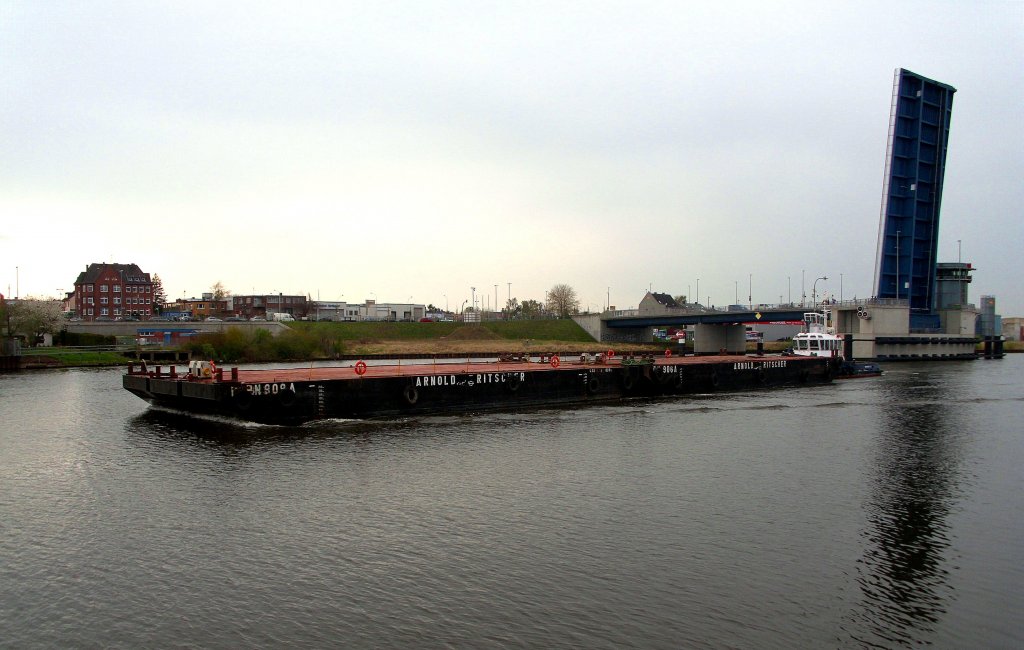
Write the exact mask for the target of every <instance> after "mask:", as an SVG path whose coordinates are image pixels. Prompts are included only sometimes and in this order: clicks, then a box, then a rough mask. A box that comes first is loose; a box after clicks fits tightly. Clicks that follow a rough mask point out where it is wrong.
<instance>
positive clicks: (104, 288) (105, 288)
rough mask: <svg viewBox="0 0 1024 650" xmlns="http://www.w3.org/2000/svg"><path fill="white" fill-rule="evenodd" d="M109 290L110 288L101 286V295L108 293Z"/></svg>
mask: <svg viewBox="0 0 1024 650" xmlns="http://www.w3.org/2000/svg"><path fill="white" fill-rule="evenodd" d="M109 288H110V287H108V286H107V285H105V284H101V285H100V293H106V292H107V290H108V289H109Z"/></svg>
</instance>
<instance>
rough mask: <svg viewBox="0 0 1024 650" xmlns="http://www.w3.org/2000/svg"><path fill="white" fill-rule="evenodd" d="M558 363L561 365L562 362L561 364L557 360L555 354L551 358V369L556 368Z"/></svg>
mask: <svg viewBox="0 0 1024 650" xmlns="http://www.w3.org/2000/svg"><path fill="white" fill-rule="evenodd" d="M560 363H562V362H561V360H559V358H558V355H557V354H554V355H552V356H551V367H552V368H557V367H558V365H559V364H560Z"/></svg>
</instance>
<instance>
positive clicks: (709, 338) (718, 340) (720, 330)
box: [693, 323, 747, 354]
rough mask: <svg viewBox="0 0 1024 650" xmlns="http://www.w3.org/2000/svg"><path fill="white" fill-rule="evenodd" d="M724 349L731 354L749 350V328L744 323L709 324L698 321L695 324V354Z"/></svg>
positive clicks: (710, 352)
mask: <svg viewBox="0 0 1024 650" xmlns="http://www.w3.org/2000/svg"><path fill="white" fill-rule="evenodd" d="M722 350H725V351H727V352H729V353H730V354H744V353H745V352H746V350H747V328H746V326H744V325H743V324H742V323H740V324H738V325H734V324H720V325H718V324H716V325H708V324H705V323H697V324H696V325H694V326H693V352H694V353H695V354H718V353H719V352H721V351H722Z"/></svg>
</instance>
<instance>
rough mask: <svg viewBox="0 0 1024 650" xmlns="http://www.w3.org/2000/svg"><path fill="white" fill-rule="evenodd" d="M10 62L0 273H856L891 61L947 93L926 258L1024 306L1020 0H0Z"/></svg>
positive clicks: (585, 292)
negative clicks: (124, 269)
mask: <svg viewBox="0 0 1024 650" xmlns="http://www.w3.org/2000/svg"><path fill="white" fill-rule="evenodd" d="M0 66H2V70H0V72H2V74H0V97H2V100H0V223H2V229H0V292H3V293H5V294H7V293H8V286H9V287H10V291H11V293H15V292H20V295H21V296H28V295H37V296H41V295H49V296H56V295H57V294H58V292H59V291H61V290H70V289H72V288H73V283H74V280H75V278H76V277H77V275H78V273H79V272H81V271H82V270H84V269H85V267H86V265H88V264H89V263H91V262H109V261H114V262H122V263H127V262H134V263H136V264H138V265H139V266H141V267H142V269H143V270H144V271H146V272H149V273H157V274H159V275H160V276H161V278H162V279H163V282H164V286H165V289H166V290H167V293H168V295H169V297H171V298H177V297H181V296H183V295H185V296H198V295H200V294H201V293H202V292H204V291H208V290H209V289H210V287H211V286H212V285H213V284H214V283H216V282H218V281H219V282H221V283H223V284H224V286H225V287H227V288H228V289H229V290H231V291H232V292H233V293H236V294H237V293H252V292H257V293H270V292H275V293H276V292H279V291H280V292H285V293H292V294H309V295H310V296H311V297H313V298H314V299H315V298H317V297H318V296H319V297H320V298H321V299H324V300H327V299H330V300H338V299H344V300H347V301H349V302H361V301H363V300H364V299H367V298H375V299H377V300H378V301H380V302H407V301H410V300H411V301H414V302H420V303H433V304H435V305H438V306H440V307H442V308H443V307H445V306H446V305H447V306H448V307H449V308H451V309H453V310H455V309H459V308H461V306H462V304H463V301H465V300H468V299H469V298H470V295H471V290H470V287H476V288H477V291H476V294H477V297H478V298H480V297H481V296H483V302H482V305H483V306H485V307H486V306H488V304H489V305H490V306H492V307H493V306H494V303H495V297H494V294H495V285H497V287H498V292H497V293H498V302H499V303H501V304H504V302H505V300H506V299H507V297H508V292H509V283H511V294H512V296H513V297H516V298H518V299H519V300H523V299H536V300H543V299H544V294H545V291H546V290H547V289H549V288H551V286H552V285H554V284H557V283H565V284H569V285H570V286H572V287H574V288H575V289H576V291H577V293H578V294H579V296H580V300H581V305H582V307H583V309H601V308H603V307H604V306H605V305H606V304H607V302H608V300H609V298H610V301H611V304H612V305H615V306H617V307H619V308H626V307H633V306H636V305H637V303H638V302H639V301H640V299H641V298H642V297H643V296H644V293H645V292H646V291H647V290H648V289H653V290H655V291H661V292H666V293H670V294H673V295H680V294H688V295H690V296H694V295H695V293H696V291H697V284H698V278H699V285H700V300H701V301H706V302H709V303H711V304H715V305H724V304H727V303H732V302H733V301H734V300H735V299H736V297H737V296H738V297H739V301H740V302H742V303H746V302H747V296H748V290H749V291H750V292H751V293H752V300H753V301H754V302H755V303H759V302H760V303H774V302H779V300H780V299H781V300H783V301H788V300H789V299H790V298H791V297H792V299H793V300H797V301H799V299H800V293H801V286H802V285H803V287H804V288H805V290H806V293H807V294H808V296H809V295H810V293H811V289H812V284H813V281H814V279H815V278H818V277H823V276H828V278H829V279H828V280H827V281H824V280H822V281H819V282H818V285H817V289H818V292H819V294H820V293H822V292H823V291H828V292H829V293H830V294H832V295H834V296H835V297H837V298H838V297H840V294H842V297H844V298H847V299H849V298H853V297H854V296H856V297H866V296H868V295H870V293H871V290H872V284H873V279H872V275H873V272H874V261H875V260H874V257H875V245H876V240H877V232H878V219H879V209H880V206H881V190H882V181H883V178H882V176H883V171H884V163H885V147H886V138H887V132H888V121H889V107H890V101H891V95H892V83H893V72H894V70H895V69H896V68H899V67H903V68H907V69H909V70H912V71H914V72H916V73H919V74H922V75H924V76H926V77H930V78H932V79H935V80H937V81H940V82H943V83H947V84H950V85H952V86H954V87H955V88H957V91H958V92H957V93H956V95H955V98H954V102H953V118H952V129H951V134H950V142H949V154H948V160H947V164H948V167H947V172H946V178H945V194H944V196H943V205H942V217H941V226H940V243H939V258H940V261H956V259H957V255H958V251H959V252H960V254H962V259H963V261H969V262H972V263H974V265H975V266H976V267H978V270H977V272H976V273H975V276H974V284H973V285H972V287H971V299H972V302H975V303H976V304H977V303H979V302H980V297H981V295H982V294H991V295H995V296H996V299H997V303H996V305H997V311H998V312H999V313H1002V314H1003V315H1004V316H1022V315H1024V290H1022V288H1021V287H1022V282H1021V279H1020V270H1021V253H1022V249H1024V225H1022V224H1024V218H1022V216H1024V215H1022V206H1024V114H1022V108H1024V4H1022V3H1021V2H899V1H896V2H892V1H888V2H879V3H874V2H849V3H827V2H826V3H822V2H811V3H806V4H804V3H795V2H786V3H782V2H778V3H773V2H763V1H758V2H721V3H718V2H701V3H697V2H622V3H609V2H579V3H577V2H557V1H551V0H545V1H542V2H510V1H507V0H505V1H501V2H484V1H481V0H472V1H468V2H439V1H435V0H429V1H415V2H413V1H410V2H349V3H346V2H337V1H333V2H323V3H316V2H303V1H300V2H295V1H291V2H280V3H276V2H274V3H271V2H237V3H230V2H207V1H203V2H183V1H179V0H174V1H169V2H145V1H143V2H87V3H78V2H74V3H72V2H39V1H38V0H29V1H26V2H21V1H18V0H13V1H12V0H5V1H4V2H3V3H2V5H0ZM958 242H960V243H959V245H958Z"/></svg>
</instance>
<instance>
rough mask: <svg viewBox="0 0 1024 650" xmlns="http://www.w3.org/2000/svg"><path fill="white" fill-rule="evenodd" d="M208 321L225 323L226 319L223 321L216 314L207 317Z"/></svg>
mask: <svg viewBox="0 0 1024 650" xmlns="http://www.w3.org/2000/svg"><path fill="white" fill-rule="evenodd" d="M206 322H208V323H223V322H224V321H222V320H221V319H219V318H217V317H216V316H210V317H209V318H207V319H206Z"/></svg>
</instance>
